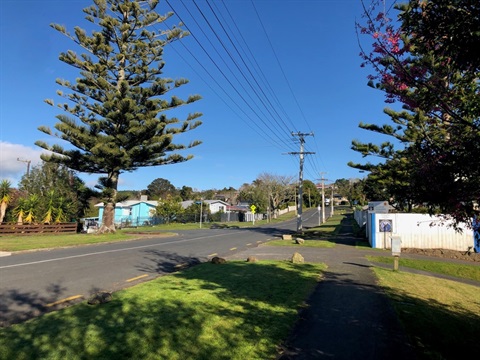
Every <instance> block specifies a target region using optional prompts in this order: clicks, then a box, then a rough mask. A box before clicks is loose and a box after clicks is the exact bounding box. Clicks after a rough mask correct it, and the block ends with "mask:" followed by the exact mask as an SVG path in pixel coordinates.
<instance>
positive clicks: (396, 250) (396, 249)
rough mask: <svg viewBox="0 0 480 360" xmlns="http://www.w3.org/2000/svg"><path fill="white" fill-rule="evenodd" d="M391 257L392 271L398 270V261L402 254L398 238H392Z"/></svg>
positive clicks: (400, 241) (400, 242)
mask: <svg viewBox="0 0 480 360" xmlns="http://www.w3.org/2000/svg"><path fill="white" fill-rule="evenodd" d="M391 240H392V256H393V270H394V271H397V270H398V260H399V258H400V253H401V252H402V240H401V238H400V236H392V237H391Z"/></svg>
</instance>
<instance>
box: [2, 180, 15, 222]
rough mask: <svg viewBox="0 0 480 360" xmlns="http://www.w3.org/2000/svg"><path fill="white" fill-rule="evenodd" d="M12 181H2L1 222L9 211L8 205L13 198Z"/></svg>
mask: <svg viewBox="0 0 480 360" xmlns="http://www.w3.org/2000/svg"><path fill="white" fill-rule="evenodd" d="M11 185H12V183H11V182H10V181H8V180H2V181H1V182H0V224H1V223H2V222H3V219H4V218H5V214H6V212H7V206H8V204H10V201H11V200H12V197H11V191H12V189H11V187H10V186H11Z"/></svg>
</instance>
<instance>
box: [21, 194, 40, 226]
mask: <svg viewBox="0 0 480 360" xmlns="http://www.w3.org/2000/svg"><path fill="white" fill-rule="evenodd" d="M39 200H40V198H39V197H38V195H37V194H32V195H30V196H29V197H28V198H27V199H26V202H25V222H27V223H29V224H31V223H33V222H34V221H35V219H36V217H37V214H36V212H37V206H38V202H39Z"/></svg>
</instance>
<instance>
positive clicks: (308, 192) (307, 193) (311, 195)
mask: <svg viewBox="0 0 480 360" xmlns="http://www.w3.org/2000/svg"><path fill="white" fill-rule="evenodd" d="M321 202H322V195H321V194H320V192H319V191H318V189H317V187H316V186H315V184H314V183H313V182H311V181H310V180H304V181H303V203H304V204H308V207H312V206H315V205H318V204H321Z"/></svg>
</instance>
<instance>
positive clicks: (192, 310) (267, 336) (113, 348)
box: [0, 263, 319, 359]
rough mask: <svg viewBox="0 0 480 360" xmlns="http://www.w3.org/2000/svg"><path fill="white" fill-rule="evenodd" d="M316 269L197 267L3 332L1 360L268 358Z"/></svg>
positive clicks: (236, 265) (241, 265) (313, 280)
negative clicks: (63, 359)
mask: <svg viewBox="0 0 480 360" xmlns="http://www.w3.org/2000/svg"><path fill="white" fill-rule="evenodd" d="M300 269H301V271H300ZM318 272H319V271H318V267H315V266H313V265H308V264H304V265H300V266H293V265H291V266H290V265H287V266H282V267H279V266H276V265H272V264H265V265H257V264H247V263H227V264H222V265H213V264H210V263H207V264H202V265H199V266H195V267H192V268H190V269H187V270H185V271H182V272H179V273H176V274H173V275H171V276H167V277H162V278H160V279H157V280H154V281H151V282H148V283H143V284H140V285H138V286H135V287H133V288H131V289H128V290H124V291H120V292H118V293H115V294H114V299H113V301H111V302H109V303H106V304H102V305H98V306H89V305H87V304H86V303H85V302H83V303H81V304H79V305H76V306H72V307H69V308H65V309H62V310H60V311H57V312H54V313H49V314H46V315H45V316H42V317H39V318H37V319H34V320H32V321H29V322H26V323H23V324H19V325H16V326H11V327H9V328H6V329H0V335H1V336H0V359H13V358H68V359H84V358H102V359H146V358H153V359H246V358H247V359H252V358H258V359H266V358H271V357H272V356H274V355H275V351H276V345H278V344H279V343H280V342H281V340H282V339H283V338H284V337H285V336H286V334H287V332H288V329H289V328H290V327H291V326H292V325H293V322H294V320H295V317H296V314H297V312H296V311H297V309H298V308H299V306H300V305H301V303H302V300H303V299H304V298H305V297H306V295H307V294H308V292H309V291H311V287H312V286H313V285H314V284H315V283H316V276H318ZM262 279H263V280H262ZM307 282H308V283H309V284H310V288H308V287H307V286H306V285H305V284H306V283H307Z"/></svg>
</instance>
